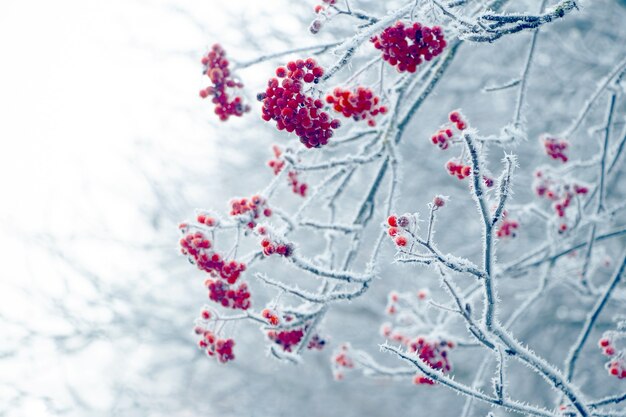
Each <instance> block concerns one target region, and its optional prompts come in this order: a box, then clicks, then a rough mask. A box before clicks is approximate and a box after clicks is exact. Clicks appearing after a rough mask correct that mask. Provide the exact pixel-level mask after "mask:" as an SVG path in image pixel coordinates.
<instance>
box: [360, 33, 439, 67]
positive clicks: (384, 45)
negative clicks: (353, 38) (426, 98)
mask: <svg viewBox="0 0 626 417" xmlns="http://www.w3.org/2000/svg"><path fill="white" fill-rule="evenodd" d="M370 41H371V42H372V43H373V44H374V47H375V48H376V49H379V50H380V51H382V58H383V60H385V61H386V62H388V63H389V64H390V65H391V66H394V67H396V69H397V70H398V71H399V72H405V71H407V72H415V71H416V70H417V66H418V65H420V64H421V63H422V62H424V61H430V60H431V59H433V58H434V57H436V56H437V55H439V54H441V52H442V51H443V49H444V48H445V47H446V45H447V44H446V41H445V39H444V36H443V30H442V29H441V27H439V26H434V27H432V28H430V27H428V26H424V25H422V24H420V23H414V24H413V25H410V26H406V25H405V24H404V23H403V22H397V23H396V24H395V25H393V26H390V27H388V28H386V29H385V30H383V32H382V33H381V34H380V35H376V36H373V37H372V38H371V39H370Z"/></svg>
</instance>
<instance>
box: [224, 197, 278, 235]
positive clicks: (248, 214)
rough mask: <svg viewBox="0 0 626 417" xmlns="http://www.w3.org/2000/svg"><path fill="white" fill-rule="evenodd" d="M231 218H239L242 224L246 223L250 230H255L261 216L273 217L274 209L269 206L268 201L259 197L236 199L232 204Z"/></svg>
mask: <svg viewBox="0 0 626 417" xmlns="http://www.w3.org/2000/svg"><path fill="white" fill-rule="evenodd" d="M230 206H231V210H230V215H231V216H237V217H238V218H239V220H240V221H241V222H242V223H245V224H246V225H247V226H248V227H249V228H250V229H254V228H255V226H256V225H257V221H258V219H259V218H260V217H261V214H262V215H264V216H265V217H270V216H271V215H272V209H270V208H269V207H268V206H267V200H266V199H264V198H263V197H261V196H259V195H254V196H252V197H250V198H249V199H247V198H241V199H234V200H231V202H230Z"/></svg>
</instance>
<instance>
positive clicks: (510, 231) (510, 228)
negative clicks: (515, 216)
mask: <svg viewBox="0 0 626 417" xmlns="http://www.w3.org/2000/svg"><path fill="white" fill-rule="evenodd" d="M518 228H519V223H518V222H517V221H515V220H508V219H504V220H502V222H501V223H500V225H499V226H498V229H497V230H496V236H498V237H499V238H503V237H515V236H516V230H517V229H518Z"/></svg>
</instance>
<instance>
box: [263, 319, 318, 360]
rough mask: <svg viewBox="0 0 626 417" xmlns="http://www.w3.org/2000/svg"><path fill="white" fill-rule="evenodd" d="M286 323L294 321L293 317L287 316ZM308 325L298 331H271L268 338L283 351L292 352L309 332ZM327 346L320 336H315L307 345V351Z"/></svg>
mask: <svg viewBox="0 0 626 417" xmlns="http://www.w3.org/2000/svg"><path fill="white" fill-rule="evenodd" d="M284 319H285V322H290V321H292V320H293V317H292V316H285V317H284ZM308 327H309V326H308V325H305V326H304V327H301V328H296V329H285V330H270V331H268V332H267V337H268V338H269V339H270V340H271V341H273V342H274V343H276V344H277V345H279V346H280V347H281V348H282V349H283V351H285V352H291V350H292V349H293V347H294V346H297V345H298V344H299V343H300V341H301V340H302V338H303V337H304V332H306V331H307V329H308ZM325 344H326V341H324V340H323V339H322V338H321V337H320V336H319V335H317V334H314V335H312V336H311V338H310V339H309V342H308V343H307V349H318V350H319V349H322V348H323V346H324V345H325Z"/></svg>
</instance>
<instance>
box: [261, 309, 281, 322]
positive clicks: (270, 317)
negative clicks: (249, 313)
mask: <svg viewBox="0 0 626 417" xmlns="http://www.w3.org/2000/svg"><path fill="white" fill-rule="evenodd" d="M261 317H263V318H264V319H265V320H267V322H268V323H269V324H271V325H272V326H278V325H279V324H280V316H279V315H278V313H277V312H276V311H274V310H273V309H271V308H264V309H263V311H261Z"/></svg>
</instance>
